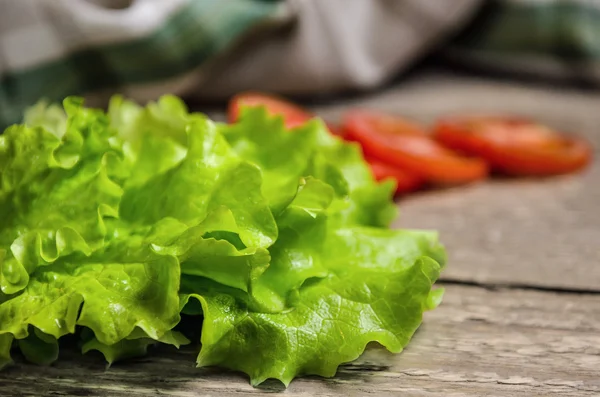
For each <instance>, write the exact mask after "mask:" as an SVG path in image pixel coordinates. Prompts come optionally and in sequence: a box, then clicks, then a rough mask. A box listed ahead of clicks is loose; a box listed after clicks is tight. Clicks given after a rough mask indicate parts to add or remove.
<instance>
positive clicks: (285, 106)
mask: <svg viewBox="0 0 600 397" xmlns="http://www.w3.org/2000/svg"><path fill="white" fill-rule="evenodd" d="M242 106H264V107H266V109H267V112H268V113H269V114H271V115H276V114H277V115H282V116H283V118H284V121H285V126H286V127H287V128H293V127H297V126H299V125H301V124H304V123H305V122H307V121H308V120H310V119H312V118H313V117H314V116H313V115H312V114H311V113H309V112H307V111H305V110H304V109H302V108H301V107H299V106H297V105H295V104H293V103H291V102H288V101H286V100H284V99H282V98H279V97H277V96H274V95H269V94H263V93H260V92H242V93H240V94H237V95H235V96H234V97H233V98H232V99H231V100H230V101H229V109H228V118H229V122H230V123H233V122H235V121H237V119H238V118H239V116H240V110H241V107H242Z"/></svg>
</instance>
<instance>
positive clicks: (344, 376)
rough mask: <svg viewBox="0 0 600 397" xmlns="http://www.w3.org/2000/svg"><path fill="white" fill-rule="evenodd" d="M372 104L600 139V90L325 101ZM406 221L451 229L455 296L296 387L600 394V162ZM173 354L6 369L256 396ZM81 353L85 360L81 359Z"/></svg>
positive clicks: (16, 379)
mask: <svg viewBox="0 0 600 397" xmlns="http://www.w3.org/2000/svg"><path fill="white" fill-rule="evenodd" d="M348 106H366V107H373V108H377V109H381V110H384V111H390V112H393V113H398V114H405V115H409V116H412V117H414V118H416V119H418V120H421V121H424V122H430V121H431V120H433V119H434V118H435V117H437V116H439V115H442V114H448V113H454V112H464V111H471V110H477V111H492V112H498V111H501V112H502V111H505V112H509V113H522V114H524V115H528V116H532V117H535V118H538V119H541V120H544V121H545V122H547V123H549V124H551V125H553V126H555V127H558V128H564V129H568V130H573V131H577V132H580V133H582V134H585V135H586V136H587V137H588V138H589V139H590V140H591V141H592V142H594V144H595V145H596V147H597V148H598V147H600V131H599V129H600V95H598V94H591V93H582V92H578V91H574V90H566V89H560V90H559V89H552V88H548V87H523V86H515V85H514V83H513V84H508V83H501V82H492V81H489V80H480V79H474V78H465V77H456V76H454V77H452V76H448V75H444V74H438V73H435V72H433V73H427V74H425V75H421V76H417V77H415V78H413V79H411V80H410V81H408V82H406V83H403V84H401V85H399V86H396V87H394V88H390V89H388V90H384V91H382V92H379V93H377V94H374V95H371V96H368V97H361V98H355V99H350V100H345V101H342V102H338V103H336V104H334V105H327V106H318V107H316V109H315V110H316V111H317V112H319V113H320V114H321V115H323V116H324V117H325V118H327V119H331V120H336V119H337V118H338V117H339V115H340V114H341V112H342V111H343V110H344V109H346V108H347V107H348ZM400 207H401V210H402V214H401V217H400V219H399V220H398V222H397V225H398V226H402V227H418V228H433V229H438V230H439V231H440V233H441V237H442V240H443V241H444V242H445V243H446V245H447V248H448V251H449V254H450V262H449V266H448V268H447V270H446V271H445V273H444V274H443V282H442V284H445V287H446V295H445V299H444V302H443V304H442V305H441V306H440V307H439V308H438V309H437V310H435V311H433V312H429V313H427V314H426V316H425V321H424V324H423V326H422V327H421V329H420V330H419V331H418V332H417V334H416V335H415V337H414V339H413V341H412V343H411V344H410V345H409V346H408V348H407V349H406V350H405V352H403V353H402V354H399V355H391V354H388V353H386V352H385V351H383V350H382V349H380V348H377V347H373V348H370V349H368V350H367V352H366V353H365V354H364V355H363V356H362V357H361V358H360V359H359V360H358V361H356V362H354V363H352V364H348V365H344V366H342V367H341V368H340V370H339V372H338V375H337V376H336V377H335V378H333V379H322V378H315V377H308V378H301V379H297V380H295V381H294V382H292V384H291V385H290V387H289V388H288V389H287V391H286V394H287V395H297V396H316V395H322V396H334V395H350V396H354V395H376V396H388V395H389V396H392V395H393V396H397V395H402V396H447V397H450V396H455V397H459V396H528V397H529V396H600V162H596V164H595V165H594V166H593V167H592V169H590V170H589V171H588V172H586V173H585V174H583V175H578V176H570V177H561V178H554V179H548V180H542V181H539V180H531V181H526V180H520V181H509V180H503V181H494V182H490V183H485V184H481V185H477V186H471V187H467V188H456V189H451V190H446V191H437V192H426V193H422V194H419V195H415V196H413V197H411V198H408V199H405V200H403V201H401V202H400ZM194 354H195V353H194V352H193V351H191V350H186V349H183V350H182V351H172V350H164V351H160V352H154V353H153V354H151V355H150V356H148V357H145V358H143V359H139V360H136V361H134V362H129V363H125V364H120V365H115V366H113V367H112V368H109V369H105V368H104V366H103V364H102V362H101V361H100V360H99V359H98V357H86V356H84V357H83V358H81V356H80V355H78V354H75V353H72V352H68V351H67V352H64V353H63V354H62V355H61V359H60V361H59V362H58V363H56V364H54V365H52V366H51V367H36V366H32V365H27V364H23V363H19V364H18V365H16V366H15V367H13V368H11V369H9V370H7V371H5V372H2V373H0V395H2V396H50V395H56V396H111V397H113V396H114V397H117V396H159V395H169V396H181V397H188V396H189V397H192V396H212V395H219V396H224V397H225V396H245V395H261V394H263V393H271V392H274V391H282V390H283V388H282V387H281V386H280V385H279V384H278V383H276V382H267V383H266V384H264V385H263V386H261V387H260V388H256V389H255V388H252V387H251V386H250V385H249V384H248V381H247V379H246V378H245V377H244V376H242V375H240V374H237V373H229V372H223V371H219V370H216V369H196V368H194ZM75 358H76V359H75Z"/></svg>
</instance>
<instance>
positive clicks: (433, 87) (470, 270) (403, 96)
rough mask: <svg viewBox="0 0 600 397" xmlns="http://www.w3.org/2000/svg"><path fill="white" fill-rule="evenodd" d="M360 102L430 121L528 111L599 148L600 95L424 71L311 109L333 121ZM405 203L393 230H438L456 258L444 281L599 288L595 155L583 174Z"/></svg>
mask: <svg viewBox="0 0 600 397" xmlns="http://www.w3.org/2000/svg"><path fill="white" fill-rule="evenodd" d="M355 106H360V107H366V108H374V109H379V110H382V111H387V112H390V113H395V114H400V115H406V116H410V117H413V118H415V119H417V120H420V121H422V122H424V123H427V124H430V123H432V122H433V121H434V120H435V119H436V118H437V117H440V116H442V115H447V114H456V113H463V114H464V113H465V112H466V113H472V112H482V113H486V112H491V113H496V114H497V113H503V112H506V113H509V114H522V115H525V116H530V117H533V118H535V119H538V120H542V121H544V122H546V123H548V124H550V125H552V126H554V127H555V128H560V129H564V130H566V131H573V132H577V133H581V134H583V135H585V136H587V138H588V139H589V140H590V141H592V143H593V144H594V145H595V147H596V149H600V127H599V126H600V111H599V109H600V95H598V94H597V93H584V92H581V91H575V90H566V89H564V88H562V89H552V88H549V87H538V88H535V87H528V86H517V85H515V84H514V83H512V84H509V83H502V82H494V81H489V80H480V79H474V78H466V77H456V76H448V75H438V74H425V75H423V76H422V77H418V78H416V79H413V80H410V81H408V82H407V83H405V84H401V85H399V86H396V87H392V88H390V89H388V90H385V91H383V92H380V93H377V94H375V95H371V96H367V97H362V96H361V97H357V98H353V99H347V100H341V101H336V102H335V104H332V105H321V106H316V107H315V108H314V110H315V111H316V112H317V113H318V114H319V115H321V116H323V117H324V118H325V119H327V120H330V121H337V120H339V118H340V117H341V115H342V114H343V113H344V112H345V111H346V110H347V109H348V108H350V107H355ZM598 153H600V152H598V151H597V154H598ZM401 209H402V214H401V217H400V220H399V221H398V222H397V223H396V226H402V227H415V228H427V229H436V230H439V231H440V234H441V239H442V241H443V242H444V243H445V244H446V245H447V247H448V252H449V255H450V266H449V267H448V269H447V270H446V272H445V273H444V277H445V278H446V279H451V280H471V281H476V282H485V283H509V284H527V285H538V286H546V287H560V288H573V289H577V288H580V289H598V290H600V266H598V263H600V162H599V161H596V162H595V164H594V166H593V167H592V169H591V170H589V171H588V172H586V173H585V174H583V175H575V176H567V177H560V178H551V179H546V180H513V181H510V180H502V181H493V182H488V183H484V184H480V185H477V186H470V187H460V188H455V189H451V190H444V191H436V192H427V193H423V194H418V195H414V196H410V197H408V198H407V199H405V200H403V201H401Z"/></svg>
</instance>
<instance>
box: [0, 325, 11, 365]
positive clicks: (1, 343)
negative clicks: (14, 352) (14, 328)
mask: <svg viewBox="0 0 600 397" xmlns="http://www.w3.org/2000/svg"><path fill="white" fill-rule="evenodd" d="M13 339H14V337H13V336H12V335H11V334H0V370H1V369H3V368H4V367H6V366H7V365H10V364H11V363H12V362H13V361H12V358H11V356H10V350H11V348H12V345H13Z"/></svg>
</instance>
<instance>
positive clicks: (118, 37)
mask: <svg viewBox="0 0 600 397" xmlns="http://www.w3.org/2000/svg"><path fill="white" fill-rule="evenodd" d="M0 9H1V10H2V13H1V14H0V125H1V126H3V127H4V126H6V125H8V124H11V123H15V122H18V121H20V120H21V117H22V114H23V111H24V109H25V108H26V107H27V106H31V105H32V104H33V103H35V102H36V101H38V100H39V99H40V98H48V99H50V100H52V101H60V100H62V99H63V98H64V97H65V96H67V95H85V96H86V97H87V99H88V103H89V104H91V105H99V106H101V105H103V104H105V103H106V101H107V99H108V97H109V96H110V95H111V94H113V93H115V92H118V93H123V94H125V95H127V96H129V97H131V98H132V99H135V100H138V101H141V102H145V101H148V100H151V99H155V98H156V97H158V96H159V95H161V94H164V93H172V94H176V95H179V96H183V97H184V98H186V99H187V100H188V101H201V102H202V103H219V101H221V102H223V101H225V100H227V99H228V98H229V97H230V96H231V95H233V94H235V93H237V92H239V91H244V90H249V89H254V90H261V91H268V92H275V93H280V94H284V95H286V96H290V97H292V98H295V99H300V100H303V101H305V102H306V101H308V102H310V101H316V100H321V101H322V100H333V99H337V98H338V97H340V96H344V95H349V94H357V93H367V92H369V91H372V90H375V89H382V88H385V87H387V86H390V85H391V84H394V83H398V82H399V81H402V80H406V79H408V78H409V77H410V76H411V74H414V73H419V72H420V71H422V70H423V69H425V68H431V67H438V68H444V69H445V70H447V71H448V70H453V71H454V72H455V73H456V72H460V73H463V74H464V73H469V74H475V73H476V74H484V75H490V76H494V77H496V78H498V77H499V76H500V77H503V78H507V77H508V78H513V79H515V81H517V80H518V81H519V82H523V81H536V82H540V81H542V82H552V83H558V82H560V83H561V84H564V83H567V84H572V85H576V86H578V87H582V88H593V87H596V86H597V85H598V80H599V77H600V69H599V67H598V61H599V57H600V23H598V22H599V20H600V2H598V1H594V0H587V1H586V0H562V1H561V0H488V1H479V0H453V1H446V2H440V1H436V0H325V1H322V0H19V1H13V0H0Z"/></svg>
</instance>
